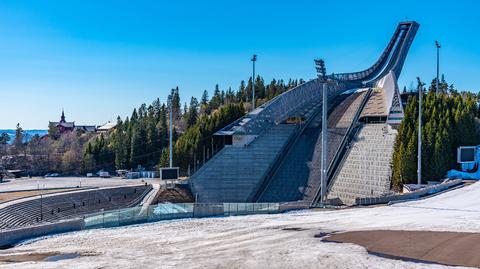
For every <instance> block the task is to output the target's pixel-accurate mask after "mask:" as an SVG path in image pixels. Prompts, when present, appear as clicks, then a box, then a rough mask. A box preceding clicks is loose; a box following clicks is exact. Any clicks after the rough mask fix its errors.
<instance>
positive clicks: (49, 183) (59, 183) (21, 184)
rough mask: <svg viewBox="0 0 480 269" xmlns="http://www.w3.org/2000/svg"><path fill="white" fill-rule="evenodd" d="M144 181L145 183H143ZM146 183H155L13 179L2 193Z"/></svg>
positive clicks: (37, 178)
mask: <svg viewBox="0 0 480 269" xmlns="http://www.w3.org/2000/svg"><path fill="white" fill-rule="evenodd" d="M142 180H143V181H142ZM144 181H146V182H155V180H152V179H147V178H144V179H122V178H118V177H112V178H99V177H48V178H43V177H34V178H25V177H24V178H12V179H7V180H6V182H4V183H1V184H0V192H6V191H24V190H37V189H49V188H75V187H77V186H80V185H81V186H82V187H84V188H85V187H111V186H124V185H132V184H143V183H144Z"/></svg>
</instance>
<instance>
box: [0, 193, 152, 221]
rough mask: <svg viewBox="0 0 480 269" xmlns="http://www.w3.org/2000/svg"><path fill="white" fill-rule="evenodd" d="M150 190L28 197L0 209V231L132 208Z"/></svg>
mask: <svg viewBox="0 0 480 269" xmlns="http://www.w3.org/2000/svg"><path fill="white" fill-rule="evenodd" d="M151 190H152V185H138V186H128V187H115V188H105V189H96V190H87V191H75V192H69V193H60V194H52V195H45V196H43V197H41V198H40V197H38V198H33V199H32V198H28V199H26V200H25V201H19V202H17V203H13V204H11V205H8V206H5V207H3V208H1V209H0V230H1V229H10V228H18V227H22V226H28V225H36V224H40V223H44V222H55V221H58V220H63V219H69V218H72V217H78V216H83V215H84V214H90V213H95V212H99V211H102V210H105V211H107V210H113V209H119V208H126V207H132V206H135V205H137V204H138V203H140V202H141V200H142V199H143V197H145V195H146V194H147V193H149V192H150V191H151Z"/></svg>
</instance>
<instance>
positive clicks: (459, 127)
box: [392, 78, 480, 190]
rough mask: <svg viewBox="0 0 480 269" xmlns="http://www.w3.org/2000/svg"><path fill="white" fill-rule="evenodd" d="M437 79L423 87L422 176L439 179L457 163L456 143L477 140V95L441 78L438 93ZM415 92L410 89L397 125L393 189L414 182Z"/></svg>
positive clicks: (475, 141)
mask: <svg viewBox="0 0 480 269" xmlns="http://www.w3.org/2000/svg"><path fill="white" fill-rule="evenodd" d="M435 85H436V80H433V81H432V83H431V86H430V87H429V89H428V91H425V89H424V88H423V87H422V88H423V103H422V178H423V181H424V183H426V181H427V180H432V181H436V180H440V179H443V178H445V176H446V173H447V171H448V170H450V169H452V168H458V167H457V163H456V162H457V159H456V158H457V153H456V151H457V147H459V146H472V145H473V146H474V145H478V144H479V143H480V135H479V130H478V116H479V109H478V105H477V102H478V100H477V98H478V97H477V96H476V95H475V94H473V93H471V92H461V93H459V92H458V91H457V90H456V89H455V87H454V86H453V85H450V86H449V85H448V84H447V83H446V82H445V80H444V79H443V78H442V79H441V82H440V83H439V89H440V93H439V94H437V93H436V86H435ZM418 102H419V100H418V94H417V93H411V94H410V96H409V98H408V102H407V105H406V107H405V111H404V112H405V117H404V119H403V121H402V123H401V125H400V127H399V130H398V135H397V138H396V142H395V147H394V153H393V164H392V166H393V175H392V176H393V178H392V179H393V180H392V184H393V187H394V189H397V190H398V189H400V188H401V187H402V185H403V184H407V183H416V182H417V168H418V165H417V160H418V159H417V154H418Z"/></svg>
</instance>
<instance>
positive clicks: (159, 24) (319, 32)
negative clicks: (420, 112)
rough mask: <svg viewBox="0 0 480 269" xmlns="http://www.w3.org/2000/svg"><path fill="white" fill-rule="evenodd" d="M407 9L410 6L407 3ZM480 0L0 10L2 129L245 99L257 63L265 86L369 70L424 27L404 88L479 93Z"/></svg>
mask: <svg viewBox="0 0 480 269" xmlns="http://www.w3.org/2000/svg"><path fill="white" fill-rule="evenodd" d="M438 2H441V3H440V4H439V3H438ZM400 3H401V4H400ZM479 10H480V4H479V1H473V0H472V1H458V0H457V1H418V0H416V1H313V0H312V1H302V0H297V1H280V0H277V1H254V0H252V1H251V0H248V1H245V0H243V1H162V0H158V1H119V0H117V1H85V0H82V1H63V0H61V1H60V0H58V1H57V0H49V1H34V0H32V1H17V0H12V1H9V0H4V1H1V2H0V93H1V97H0V98H1V99H0V100H1V102H0V128H14V127H15V125H16V123H17V122H20V124H21V125H22V126H23V127H24V128H26V129H31V128H46V127H47V124H48V121H49V120H57V119H58V118H59V115H60V112H61V109H62V108H65V112H66V116H67V120H74V121H75V122H76V123H77V124H102V123H104V122H106V121H108V120H115V118H116V116H117V115H120V116H122V117H124V116H127V115H129V114H130V113H131V111H132V109H133V108H134V107H138V106H139V105H140V104H142V103H144V102H145V103H150V102H151V101H152V100H153V99H154V98H157V97H160V98H161V99H162V100H165V98H166V96H167V94H168V92H169V90H170V89H171V88H172V87H175V86H179V87H180V92H181V97H182V103H183V102H184V101H188V100H189V99H190V96H192V95H194V96H197V97H198V96H200V95H201V93H202V92H203V90H204V89H207V90H209V91H210V92H211V91H212V89H213V88H214V85H215V84H216V83H218V84H219V85H220V87H221V88H223V89H226V88H228V87H229V86H231V87H232V88H234V89H236V88H237V87H238V84H239V82H240V80H242V79H244V80H246V79H248V77H249V75H250V73H251V63H250V61H249V58H250V56H251V54H253V53H256V54H258V55H259V56H258V62H257V70H258V73H259V74H260V75H261V76H263V77H264V78H265V79H266V80H270V79H271V78H284V79H288V78H304V79H310V78H313V77H314V76H315V70H314V67H313V59H314V58H316V57H322V58H324V59H325V60H326V63H327V71H328V72H329V73H331V72H335V73H338V72H347V71H359V70H360V69H362V68H366V67H368V66H369V65H371V64H372V63H373V62H374V61H375V60H376V59H377V57H379V56H380V53H381V52H382V50H383V48H384V47H385V46H386V44H387V42H388V41H389V38H390V36H391V35H392V34H393V31H394V29H395V27H396V25H397V23H398V22H399V21H402V20H406V19H407V20H416V21H417V22H419V23H420V24H421V26H420V30H419V32H418V34H417V38H416V40H415V41H414V43H413V46H412V48H411V51H410V55H409V56H408V58H407V61H406V63H405V66H404V71H403V73H402V75H401V77H400V81H399V84H400V87H403V86H404V85H406V86H407V87H409V86H410V83H411V82H413V81H415V78H416V77H417V76H420V77H422V78H423V79H424V80H427V81H430V80H431V78H433V76H434V75H435V65H434V62H435V48H434V40H435V39H438V40H440V42H441V43H442V45H443V48H442V50H441V57H442V65H441V72H442V73H445V77H446V79H447V80H448V81H449V82H453V83H454V84H455V85H457V86H458V87H459V88H460V89H461V90H474V91H477V90H479V89H480V73H479V72H480V35H479V30H478V29H480V12H479Z"/></svg>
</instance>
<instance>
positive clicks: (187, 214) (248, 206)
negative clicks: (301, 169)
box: [83, 203, 284, 229]
mask: <svg viewBox="0 0 480 269" xmlns="http://www.w3.org/2000/svg"><path fill="white" fill-rule="evenodd" d="M283 211H284V209H281V208H280V204H278V203H220V204H199V203H197V204H193V203H184V204H171V203H164V204H158V205H152V206H148V207H132V208H124V209H118V210H112V211H105V212H99V213H94V214H89V215H85V216H84V217H83V219H84V222H85V229H93V228H105V227H119V226H125V225H131V224H139V223H147V222H156V221H161V220H173V219H184V218H201V217H220V216H240V215H252V214H273V213H281V212H283Z"/></svg>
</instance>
